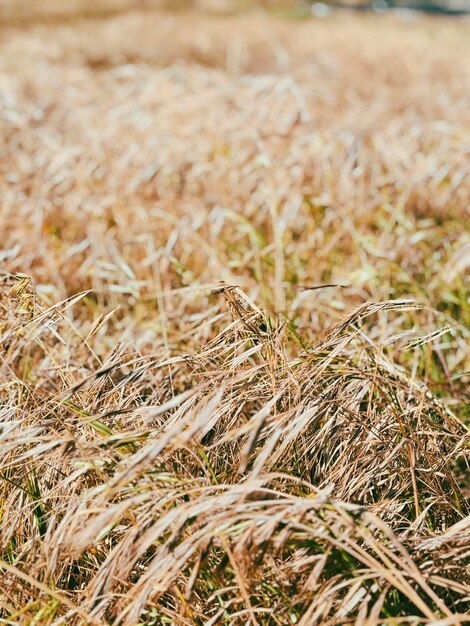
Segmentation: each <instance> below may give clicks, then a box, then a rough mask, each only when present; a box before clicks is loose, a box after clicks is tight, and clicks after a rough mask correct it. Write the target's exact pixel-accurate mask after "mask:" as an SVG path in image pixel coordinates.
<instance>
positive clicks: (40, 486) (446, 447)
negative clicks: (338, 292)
mask: <svg viewBox="0 0 470 626" xmlns="http://www.w3.org/2000/svg"><path fill="white" fill-rule="evenodd" d="M217 292H218V296H219V297H222V296H223V297H224V298H225V301H226V303H227V306H228V309H229V310H230V312H231V316H232V321H231V322H229V323H227V324H226V326H225V327H224V328H222V329H221V331H220V332H219V333H218V334H217V335H216V336H215V337H214V338H213V339H211V340H210V341H209V342H208V343H207V344H206V345H205V346H203V347H201V348H200V349H199V350H197V351H196V352H194V353H192V354H182V355H179V356H174V357H172V358H167V359H164V360H160V359H159V358H158V356H153V355H147V356H141V355H138V354H128V353H124V352H119V351H114V352H113V353H112V354H110V355H109V357H108V358H107V359H105V360H104V361H102V362H100V361H99V359H97V357H96V353H95V352H94V341H95V339H96V337H97V330H98V325H97V324H94V325H93V326H92V328H91V330H90V332H89V333H88V336H87V337H84V336H81V334H80V332H79V331H78V330H77V328H76V327H75V326H74V324H73V322H72V321H71V319H70V318H69V312H70V311H73V306H74V304H75V305H76V304H77V301H78V299H79V298H80V297H82V298H83V297H85V294H82V295H81V296H78V297H76V298H74V299H73V300H72V301H64V302H62V303H59V304H58V305H53V306H51V307H49V308H44V307H43V305H42V304H41V302H40V301H39V300H38V299H37V298H36V295H35V293H34V291H33V290H32V289H31V287H30V282H29V279H28V278H27V277H26V276H10V275H4V276H3V288H2V296H1V306H2V308H1V311H2V353H3V355H4V357H3V361H2V385H1V394H2V406H3V416H2V432H1V446H0V452H1V463H0V472H1V476H2V479H3V487H2V522H1V546H0V547H1V554H2V556H1V559H2V560H1V562H0V568H1V569H2V571H3V577H2V582H1V587H2V592H3V594H4V600H3V601H2V605H1V611H2V619H3V620H4V621H5V622H6V623H18V620H19V621H20V622H21V620H22V619H23V617H22V616H24V615H29V616H34V618H33V617H31V619H33V620H36V622H37V621H39V622H40V623H54V624H59V623H67V624H75V623H77V624H82V623H90V624H104V623H115V624H121V623H122V624H136V623H143V624H159V623H166V622H168V623H181V624H193V623H201V624H202V623H206V624H209V623H210V624H215V623H221V622H224V621H225V622H227V621H228V622H229V623H238V622H240V623H251V624H265V623H266V624H268V623H273V620H274V621H275V622H277V623H280V624H289V623H296V622H298V623H301V624H305V625H306V624H316V623H318V624H325V623H338V621H341V622H342V623H350V622H354V621H356V622H357V621H358V620H362V622H363V623H368V624H379V623H387V621H388V619H390V620H392V621H393V619H392V618H394V617H395V618H399V617H400V616H401V617H403V618H406V622H407V623H414V624H423V623H425V624H428V623H429V624H431V623H434V622H436V623H437V621H439V620H441V621H439V623H446V624H457V623H465V622H466V620H467V613H466V611H467V610H468V609H469V608H470V603H469V593H470V572H469V570H468V559H467V557H468V551H469V549H470V534H469V525H468V519H469V518H468V515H469V510H468V509H469V506H468V502H467V501H466V499H465V497H464V495H463V493H462V490H461V485H460V480H461V478H462V471H463V468H464V467H467V466H468V461H469V450H470V440H469V436H468V430H467V428H466V427H465V426H464V425H463V424H462V423H461V422H460V421H459V420H458V419H457V418H456V417H454V416H453V415H452V414H451V413H450V412H449V411H448V410H446V409H445V408H444V407H443V405H442V404H441V403H440V402H439V401H438V400H437V399H436V397H435V396H434V395H433V394H432V393H431V392H430V391H429V390H428V389H427V388H426V387H425V386H424V385H423V384H422V383H420V382H419V381H416V380H414V379H412V378H410V376H409V375H408V374H407V373H406V371H404V370H403V368H401V367H398V366H397V365H395V364H394V363H393V361H391V360H390V359H389V358H388V357H387V353H386V346H384V345H383V344H382V345H379V344H377V343H376V342H374V341H372V340H371V339H370V338H369V337H368V336H367V334H366V333H365V332H364V331H363V330H362V329H361V320H364V319H365V318H367V317H368V316H370V315H377V314H380V312H384V311H389V312H393V311H399V312H401V311H403V310H407V309H410V308H413V306H414V305H413V303H412V302H411V301H408V300H391V301H387V302H382V303H376V304H374V303H369V304H367V305H363V306H361V307H360V308H359V309H357V310H356V311H355V312H354V313H352V314H351V315H349V316H347V317H345V318H344V319H343V320H342V321H341V322H340V323H338V324H336V325H335V326H333V327H332V328H331V329H330V330H329V331H328V332H327V333H325V336H324V338H323V341H321V342H320V343H319V344H317V345H314V346H309V347H305V348H301V347H299V346H298V343H295V342H293V338H292V333H291V332H290V331H289V329H288V328H287V327H286V325H285V324H283V323H279V322H276V320H274V319H270V318H269V317H267V315H266V314H265V313H263V312H262V311H261V310H260V309H258V307H257V306H256V305H255V304H254V303H253V302H252V301H251V300H250V298H248V297H247V296H246V295H245V294H244V293H243V292H242V291H240V290H239V289H238V288H236V287H231V286H228V285H221V287H220V289H218V290H217ZM296 339H298V338H297V337H296ZM295 346H296V347H295ZM71 355H73V356H74V358H73V359H71ZM77 363H80V366H79V367H77V365H76V364H77ZM18 607H22V608H21V610H18ZM41 620H42V621H41Z"/></svg>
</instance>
